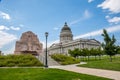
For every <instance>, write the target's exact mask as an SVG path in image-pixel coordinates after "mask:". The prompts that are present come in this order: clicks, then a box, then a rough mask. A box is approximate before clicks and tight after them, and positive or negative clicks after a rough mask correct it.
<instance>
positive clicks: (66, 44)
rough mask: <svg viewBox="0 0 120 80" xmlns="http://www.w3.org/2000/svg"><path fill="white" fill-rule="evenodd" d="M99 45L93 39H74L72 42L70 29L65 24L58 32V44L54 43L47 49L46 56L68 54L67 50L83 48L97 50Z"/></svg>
mask: <svg viewBox="0 0 120 80" xmlns="http://www.w3.org/2000/svg"><path fill="white" fill-rule="evenodd" d="M100 46H101V43H100V42H99V41H97V40H95V39H82V38H79V39H75V40H73V34H72V31H71V29H70V27H69V26H68V25H67V23H66V22H65V24H64V26H63V28H62V29H61V32H60V41H59V43H54V44H52V45H51V46H50V47H49V48H48V54H49V55H51V54H55V53H58V54H65V55H67V54H68V50H69V49H70V50H74V49H75V48H79V49H84V48H88V49H91V48H99V47H100Z"/></svg>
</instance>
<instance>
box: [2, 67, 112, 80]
mask: <svg viewBox="0 0 120 80" xmlns="http://www.w3.org/2000/svg"><path fill="white" fill-rule="evenodd" d="M0 80H111V79H107V78H102V77H96V76H90V75H86V74H79V73H74V72H69V71H64V70H59V69H48V68H47V69H44V68H0Z"/></svg>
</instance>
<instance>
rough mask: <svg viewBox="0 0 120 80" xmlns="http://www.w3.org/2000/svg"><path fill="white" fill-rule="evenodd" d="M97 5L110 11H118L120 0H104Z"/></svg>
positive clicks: (119, 11) (119, 9)
mask: <svg viewBox="0 0 120 80" xmlns="http://www.w3.org/2000/svg"><path fill="white" fill-rule="evenodd" d="M97 7H101V8H102V9H108V10H109V11H110V12H112V13H120V0H105V1H104V2H103V3H102V4H99V5H98V6H97Z"/></svg>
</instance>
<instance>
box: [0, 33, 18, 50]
mask: <svg viewBox="0 0 120 80" xmlns="http://www.w3.org/2000/svg"><path fill="white" fill-rule="evenodd" d="M16 39H17V37H16V36H15V35H13V34H9V33H6V32H4V31H0V48H2V47H3V46H4V45H6V44H8V43H10V42H12V41H14V40H16Z"/></svg>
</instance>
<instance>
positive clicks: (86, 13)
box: [84, 10, 91, 19]
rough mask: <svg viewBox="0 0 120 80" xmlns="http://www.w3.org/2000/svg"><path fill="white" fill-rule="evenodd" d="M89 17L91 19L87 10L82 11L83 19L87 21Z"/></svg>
mask: <svg viewBox="0 0 120 80" xmlns="http://www.w3.org/2000/svg"><path fill="white" fill-rule="evenodd" d="M90 17H91V13H90V12H89V11H88V10H85V11H84V18H85V19H87V18H90Z"/></svg>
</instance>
